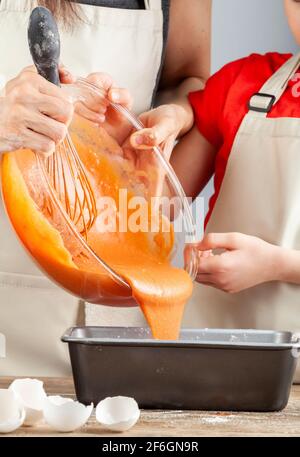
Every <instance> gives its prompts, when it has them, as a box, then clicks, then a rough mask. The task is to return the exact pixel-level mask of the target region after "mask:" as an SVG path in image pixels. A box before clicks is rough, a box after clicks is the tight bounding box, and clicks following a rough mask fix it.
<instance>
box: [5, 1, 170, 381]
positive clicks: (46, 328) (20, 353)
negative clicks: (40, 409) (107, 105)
mask: <svg viewBox="0 0 300 457" xmlns="http://www.w3.org/2000/svg"><path fill="white" fill-rule="evenodd" d="M145 5H146V10H125V9H115V8H103V7H96V6H89V5H81V9H82V12H83V15H84V21H83V22H81V23H79V24H78V25H77V26H76V28H75V30H74V31H73V32H72V33H70V32H67V31H64V30H61V38H62V57H61V60H62V62H63V63H64V64H65V65H66V66H67V67H69V68H70V69H71V70H72V71H73V73H74V74H76V75H80V76H85V75H87V74H88V73H91V72H95V71H104V72H107V73H109V74H111V75H112V76H113V78H114V79H115V81H116V82H117V84H118V85H119V86H121V87H126V88H128V89H129V90H130V91H131V93H132V94H133V96H134V99H135V106H134V110H135V111H136V112H137V113H140V112H142V111H145V110H147V109H149V107H150V104H151V100H152V94H153V90H154V88H155V84H156V78H157V74H158V71H159V68H160V64H161V57H162V49H163V38H162V36H163V34H162V31H163V14H162V5H161V0H147V1H145ZM28 18H29V10H28V2H27V1H26V0H1V2H0V30H1V40H0V82H1V83H2V84H4V83H5V80H6V81H8V80H10V79H11V78H13V77H15V76H16V75H17V74H18V73H19V72H20V71H21V70H22V68H24V67H25V66H27V65H31V64H32V61H31V57H30V55H29V51H28V47H27V24H28ZM0 89H1V88H0ZM0 204H1V206H0V234H1V241H0V333H3V334H5V335H6V343H7V348H6V350H7V357H6V359H1V361H0V374H1V375H30V376H42V375H43V376H63V375H67V374H69V372H70V368H69V359H68V354H67V349H66V347H65V345H64V344H62V343H61V342H60V336H61V335H62V333H63V332H64V331H65V330H66V328H67V327H70V326H72V325H74V324H76V320H77V316H78V310H79V302H78V300H77V299H76V298H74V297H72V296H71V295H69V294H67V293H65V292H64V291H62V290H60V289H59V288H58V287H56V286H55V285H53V284H52V283H51V282H50V281H49V280H48V279H47V278H46V277H44V276H43V275H42V273H41V272H40V271H39V270H38V268H37V267H36V266H35V264H34V263H33V261H32V260H31V259H30V258H29V257H28V256H27V254H26V253H25V252H24V250H23V248H22V247H21V245H20V244H19V242H18V240H17V238H16V237H15V234H14V233H13V231H12V229H11V227H10V225H9V222H8V220H7V218H6V216H5V213H4V209H3V206H2V202H0ZM134 312H135V313H137V314H138V313H140V311H139V309H137V310H134ZM128 319H129V320H128V321H127V324H128V325H130V324H134V323H135V321H133V322H130V316H128ZM104 324H105V322H104Z"/></svg>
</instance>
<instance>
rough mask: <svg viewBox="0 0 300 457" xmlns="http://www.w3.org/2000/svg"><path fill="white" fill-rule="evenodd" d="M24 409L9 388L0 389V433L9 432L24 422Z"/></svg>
mask: <svg viewBox="0 0 300 457" xmlns="http://www.w3.org/2000/svg"><path fill="white" fill-rule="evenodd" d="M24 419H25V410H24V408H22V407H21V406H20V404H19V402H18V400H17V399H16V397H15V395H14V393H13V392H12V391H11V390H9V389H0V433H10V432H14V431H15V430H17V428H19V427H21V425H22V424H23V423H24Z"/></svg>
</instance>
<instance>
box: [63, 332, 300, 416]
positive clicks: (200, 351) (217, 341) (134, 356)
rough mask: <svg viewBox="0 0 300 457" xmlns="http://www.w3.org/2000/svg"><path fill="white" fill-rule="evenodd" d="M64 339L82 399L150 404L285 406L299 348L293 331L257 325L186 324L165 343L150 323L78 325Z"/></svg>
mask: <svg viewBox="0 0 300 457" xmlns="http://www.w3.org/2000/svg"><path fill="white" fill-rule="evenodd" d="M62 341H64V342H66V343H68V345H69V352H70V358H71V364H72V370H73V376H74V383H75V389H76V395H77V398H78V400H79V401H80V402H82V403H85V404H89V403H91V402H93V403H94V404H95V405H96V404H97V403H98V402H99V401H100V400H102V399H103V398H105V397H109V396H116V395H125V396H129V397H134V398H135V399H136V401H137V402H138V404H139V406H140V407H141V408H151V409H182V410H183V409H185V410H221V411H222V410H223V411H226V410H227V411H261V412H265V411H279V410H282V409H283V408H285V406H286V405H287V402H288V399H289V395H290V389H291V385H292V380H293V375H294V372H295V368H296V364H297V354H298V350H299V340H297V339H296V338H295V337H293V335H292V333H289V332H273V331H257V330H183V331H182V332H181V337H180V340H178V341H174V342H164V341H155V340H153V339H152V338H151V335H150V332H149V330H148V329H144V328H109V327H77V328H71V329H69V330H68V331H67V332H66V333H65V335H64V336H63V337H62Z"/></svg>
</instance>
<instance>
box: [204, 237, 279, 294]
mask: <svg viewBox="0 0 300 457" xmlns="http://www.w3.org/2000/svg"><path fill="white" fill-rule="evenodd" d="M197 247H198V249H199V250H200V251H206V252H207V251H208V252H209V251H212V250H216V249H218V250H221V251H225V252H223V253H222V254H220V255H213V254H211V255H200V256H199V266H198V276H197V281H198V282H200V283H201V284H205V285H208V286H211V287H215V288H217V289H221V290H223V291H225V292H228V293H237V292H240V291H242V290H244V289H248V288H250V287H253V286H256V285H258V284H261V283H264V282H269V281H276V280H278V279H279V277H280V262H279V259H280V256H279V251H280V248H279V247H278V246H274V245H272V244H269V243H267V242H265V241H263V240H261V239H259V238H255V237H252V236H248V235H243V234H240V233H224V234H223V233H211V234H209V235H206V236H205V237H204V239H203V241H202V242H201V243H199V245H198V246H197Z"/></svg>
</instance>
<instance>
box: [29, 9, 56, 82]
mask: <svg viewBox="0 0 300 457" xmlns="http://www.w3.org/2000/svg"><path fill="white" fill-rule="evenodd" d="M28 45H29V50H30V53H31V56H32V59H33V62H34V64H35V66H36V69H37V71H38V73H39V74H40V75H41V76H43V77H44V78H46V79H47V80H48V81H50V82H51V83H53V84H55V85H57V86H59V85H60V80H59V71H58V65H59V59H60V36H59V31H58V27H57V24H56V21H55V19H54V17H53V15H52V13H51V12H50V11H49V10H48V9H47V8H44V7H42V6H38V7H36V8H34V9H33V11H32V13H31V15H30V18H29V24H28Z"/></svg>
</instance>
